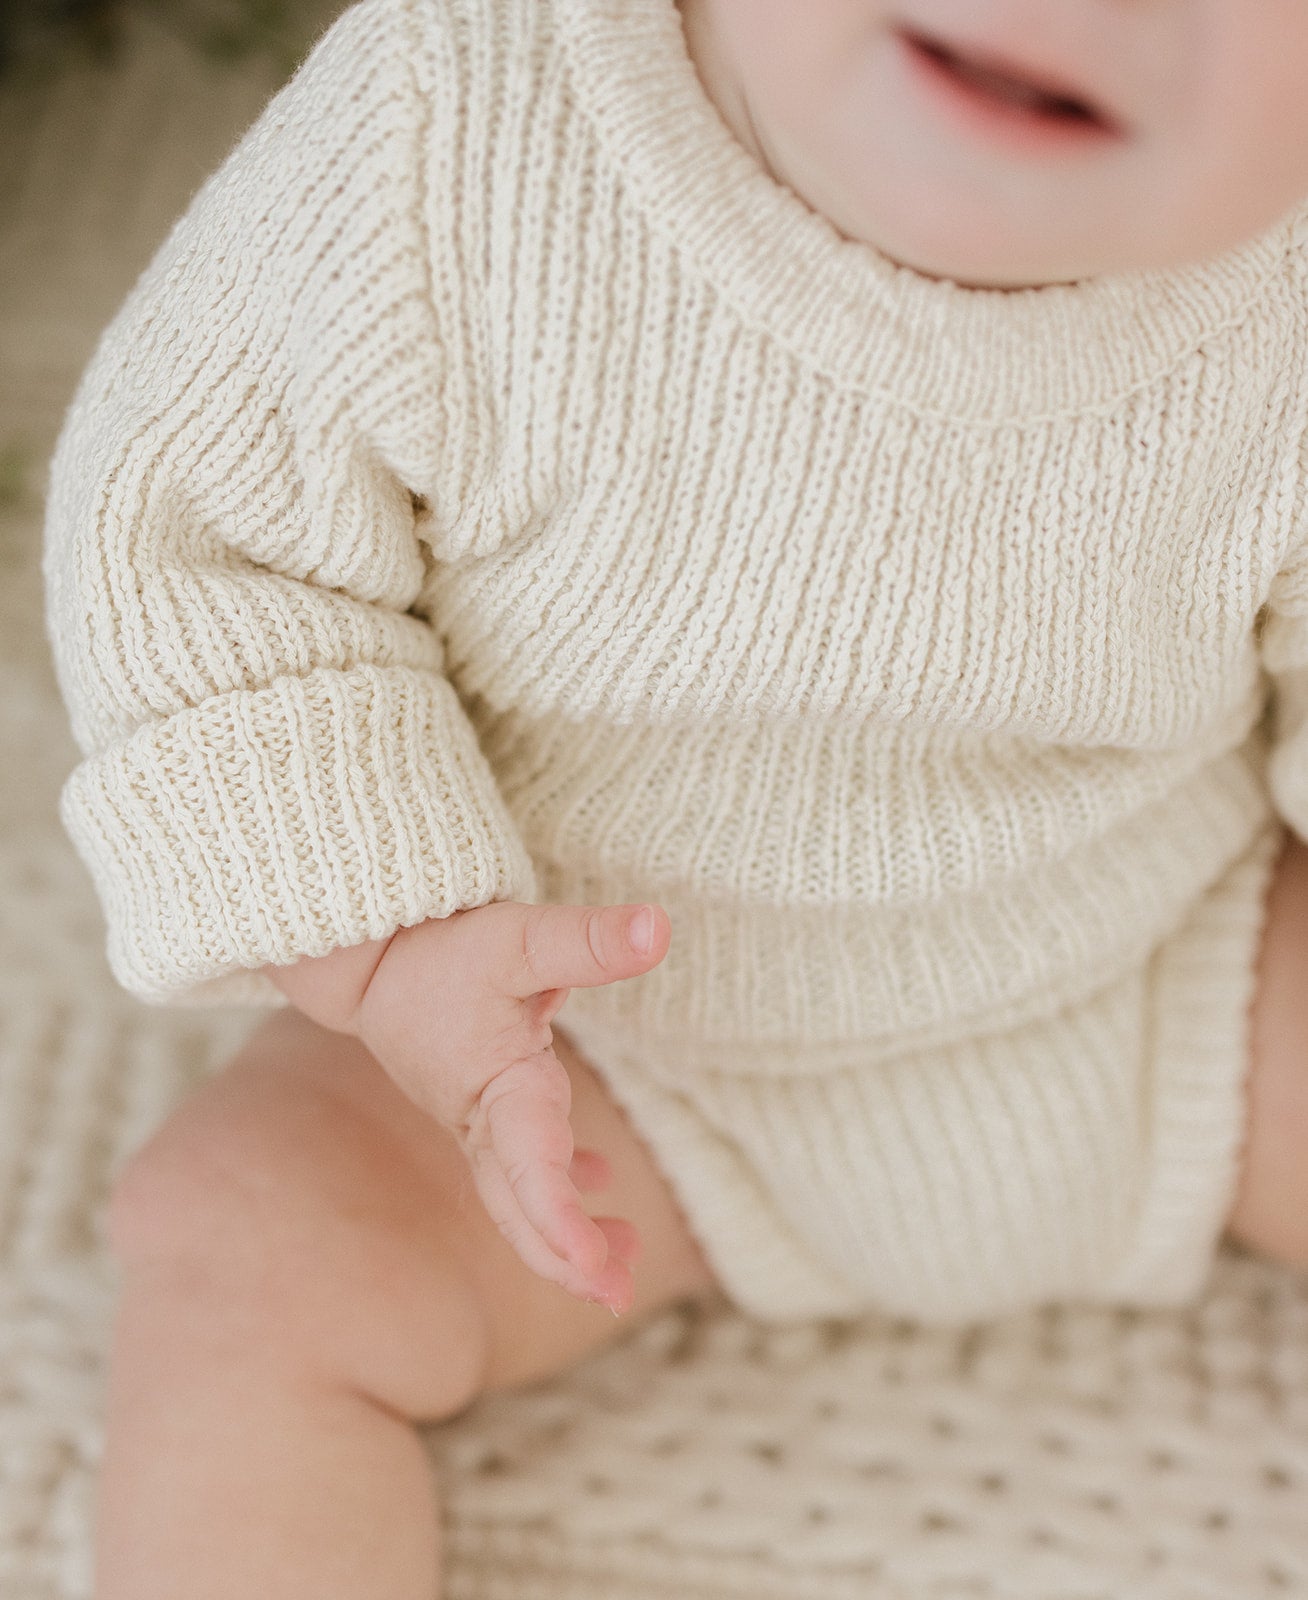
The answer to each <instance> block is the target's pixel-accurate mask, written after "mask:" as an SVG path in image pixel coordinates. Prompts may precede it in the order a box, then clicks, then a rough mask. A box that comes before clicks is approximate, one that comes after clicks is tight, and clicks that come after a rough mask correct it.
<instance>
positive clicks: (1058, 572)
mask: <svg viewBox="0 0 1308 1600" xmlns="http://www.w3.org/2000/svg"><path fill="white" fill-rule="evenodd" d="M1306 351H1308V213H1305V214H1300V215H1296V216H1293V217H1290V218H1287V219H1286V220H1285V221H1284V222H1283V223H1282V224H1281V225H1279V226H1278V227H1276V228H1274V229H1272V230H1271V231H1270V232H1269V233H1267V234H1266V235H1264V236H1263V237H1261V238H1259V239H1257V240H1255V241H1253V242H1251V243H1249V244H1247V245H1245V246H1243V247H1241V248H1239V249H1237V250H1235V251H1233V252H1231V253H1229V254H1227V255H1225V256H1223V257H1221V258H1220V259H1217V260H1215V261H1212V262H1209V263H1206V264H1204V265H1203V266H1200V267H1194V268H1188V269H1184V270H1180V271H1176V272H1171V273H1152V274H1145V275H1128V276H1122V277H1117V278H1112V279H1104V280H1100V281H1095V282H1088V283H1084V284H1080V285H1074V286H1056V287H1052V288H1046V289H1039V290H1028V291H1019V292H1005V291H997V290H990V291H980V290H964V289H960V288H958V287H956V286H954V285H951V284H948V283H942V282H938V281H933V280H930V279H927V278H924V277H922V276H919V275H917V274H915V273H912V272H909V271H906V270H903V269H901V268H898V267H896V266H894V265H893V264H891V263H889V262H888V261H886V260H885V259H884V258H882V257H880V256H879V255H878V254H877V253H875V252H874V251H873V250H871V249H870V248H868V247H866V246H864V245H862V244H858V243H852V242H849V241H847V240H844V239H842V238H841V237H840V236H839V235H838V234H837V233H836V231H835V230H834V229H833V228H832V227H831V226H830V225H829V224H828V223H827V222H825V220H823V219H822V218H821V217H819V216H817V215H816V214H814V213H813V212H812V211H810V210H809V209H808V208H807V206H805V205H804V204H803V203H802V202H801V201H800V200H799V199H798V198H797V197H795V196H794V195H793V194H791V193H790V192H789V191H788V190H786V189H784V188H782V187H781V186H779V185H778V184H776V183H775V182H774V181H773V180H772V179H771V178H770V177H769V176H768V175H767V174H766V173H764V172H763V171H762V170H761V169H760V168H759V167H758V166H757V165H756V164H755V162H754V161H753V159H752V158H751V157H750V156H749V155H748V154H747V153H746V152H745V151H744V149H743V148H742V147H741V146H740V145H739V144H738V143H737V142H736V141H735V140H734V139H733V137H732V135H731V134H730V133H729V131H728V130H727V128H726V127H725V125H724V124H723V123H722V121H721V120H720V118H719V117H718V114H717V113H716V111H715V110H714V108H713V107H712V105H711V103H710V102H709V101H708V99H707V97H706V96H705V94H704V92H703V90H702V88H701V86H700V83H699V80H698V79H697V77H696V75H695V72H694V69H693V66H692V64H691V62H690V60H689V58H688V55H687V53H686V50H685V45H684V40H683V37H682V33H681V28H680V22H679V19H678V16H677V13H676V11H675V9H674V7H673V4H672V0H364V3H363V4H360V5H357V6H355V7H354V8H353V9H351V10H349V11H347V12H346V13H345V14H344V15H343V16H342V17H341V18H340V20H339V21H338V22H337V23H336V24H335V25H334V26H333V27H332V28H331V30H330V31H329V32H328V33H327V34H326V35H325V36H324V37H323V39H322V40H320V41H319V43H318V45H317V47H316V48H315V50H314V51H313V53H312V55H311V56H310V58H309V59H308V61H307V62H306V64H305V65H304V66H303V67H302V68H301V70H300V72H299V73H298V74H297V76H296V77H295V78H294V79H293V80H292V82H291V83H290V84H289V85H288V86H287V87H286V88H284V89H283V90H282V91H281V93H279V94H278V95H277V96H276V97H275V98H274V100H273V101H272V102H271V103H270V105H269V106H268V108H267V109H266V111H265V112H264V113H263V115H262V116H261V117H260V118H259V119H258V121H257V122H256V123H255V125H254V126H253V127H252V128H251V129H250V130H249V131H248V132H247V134H246V135H245V137H244V138H243V139H242V140H241V141H240V143H239V144H238V146H237V148H236V149H235V151H234V152H233V153H232V155H231V156H230V157H229V159H228V160H227V162H226V163H225V164H224V166H223V167H222V168H221V169H220V170H219V171H218V172H217V173H216V174H215V175H214V176H213V177H212V178H211V179H210V180H209V181H208V182H207V183H206V184H205V185H204V186H203V188H202V189H201V191H200V192H199V194H198V195H197V196H196V198H195V200H194V202H193V203H192V205H191V207H190V209H189V211H188V212H187V214H186V215H185V216H184V217H183V218H182V219H181V220H180V221H179V222H178V224H177V225H176V227H175V228H174V230H173V232H172V234H171V235H170V237H169V239H168V240H167V241H166V243H165V244H164V245H163V247H162V248H161V250H160V252H159V254H158V255H157V257H156V258H155V260H154V262H153V263H152V264H151V266H150V267H149V268H148V269H147V270H146V272H145V273H144V274H143V276H142V277H141V279H140V280H139V282H138V283H137V285H136V287H135V289H134V290H133V291H132V294H131V295H130V296H129V298H128V300H127V301H126V303H125V304H124V306H123V307H122V309H121V311H120V312H119V314H118V315H117V317H116V318H115V320H114V322H113V323H112V324H111V326H110V328H109V329H108V330H107V331H106V333H105V334H104V336H103V338H102V340H101V343H100V346H99V348H98V350H97V352H96V354H95V357H94V359H93V360H92V362H91V364H90V366H89V367H88V369H87V371H86V373H85V374H84V376H83V378H82V381H81V384H80V387H79V389H78V393H77V396H76V398H75V400H74V403H73V405H72V407H71V409H70V411H69V414H68V417H67V419H66V422H65V425H64V430H63V433H62V434H61V437H60V440H59V445H58V448H57V451H56V454H55V457H54V461H53V464H52V471H51V481H50V497H49V512H48V554H47V575H48V582H49V625H50V631H51V636H52V639H53V642H54V647H55V651H56V655H57V661H58V668H59V674H60V680H61V683H62V686H63V689H64V692H65V695H66V697H67V700H68V703H69V706H70V708H71V712H72V716H73V721H74V729H75V733H76V736H77V739H78V741H79V744H80V746H81V748H82V750H83V753H84V757H85V759H84V760H83V761H82V762H81V764H80V765H79V766H78V767H77V768H76V770H75V771H74V772H73V774H72V775H71V777H70V778H69V780H68V784H67V787H66V790H65V793H64V798H63V814H64V818H65V822H66V825H67V827H68V828H69V830H70V832H71V834H72V837H73V838H74V840H75V841H76V843H77V845H78V848H79V850H80V851H81V853H82V855H83V857H84V859H85V860H86V861H87V863H88V864H89V866H90V868H91V871H92V873H93V874H94V877H95V881H96V884H97V887H98V890H99V892H100V895H101V897H102V900H103V904H104V907H105V911H106V916H107V918H108V923H109V953H110V959H111V961H112V964H113V967H114V971H115V973H116V975H117V976H118V978H119V979H120V980H121V982H122V983H123V984H125V985H126V986H127V987H128V988H129V989H131V990H132V991H134V992H135V993H136V994H138V995H140V996H142V997H144V998H147V999H151V1000H157V1001H180V1002H188V1001H194V1002H209V1001H227V1000H231V1001H235V1000H242V1001H246V1000H269V1001H275V1000H279V999H280V996H279V995H278V994H277V993H276V991H275V990H274V989H273V988H272V986H271V985H270V984H269V983H268V982H267V980H266V979H265V978H263V976H262V975H260V974H257V973H255V972H252V971H251V970H249V969H252V968H255V967H257V966H259V965H261V964H263V963H265V962H268V961H291V960H293V959H294V958H296V957H297V956H300V955H303V954H321V953H324V952H326V951H328V950H330V949H332V948H334V947H336V946H339V945H343V944H351V943H356V942H358V941H361V940H364V939H369V938H377V937H381V936H383V935H385V934H387V933H389V932H391V931H393V930H394V929H395V928H396V927H398V926H400V925H407V924H411V923H415V922H418V921H420V920H422V919H424V918H427V917H433V916H441V915H445V914H448V913H449V912H451V911H453V910H456V909H458V908H460V907H468V906H474V905H479V904H483V903H485V902H487V901H489V900H492V899H495V898H517V899H538V900H542V901H543V900H551V901H569V902H591V903H607V902H623V901H633V902H634V901H638V900H655V901H658V902H659V903H661V904H662V905H664V906H665V907H666V908H667V910H668V912H669V914H670V916H671V919H672V928H673V939H672V948H671V951H670V953H669V955H668V957H667V959H666V960H665V961H664V962H663V963H662V965H661V966H659V967H658V968H657V969H656V970H655V971H653V972H652V973H650V974H649V975H647V976H646V977H643V978H641V979H638V980H630V981H627V982H624V983H619V984H613V985H610V986H608V987H605V988H598V989H581V990H576V991H574V992H573V994H572V996H571V997H570V999H569V1000H568V1002H567V1005H566V1007H565V1009H564V1011H563V1012H562V1013H561V1015H560V1019H559V1022H560V1025H561V1026H562V1027H563V1028H564V1029H565V1031H567V1032H569V1033H571V1034H572V1035H573V1037H574V1038H575V1039H576V1041H577V1043H578V1044H579V1045H580V1046H581V1048H582V1049H583V1050H584V1051H585V1052H586V1053H587V1054H588V1055H589V1056H590V1057H591V1059H592V1060H593V1061H594V1063H595V1065H596V1067H597V1068H598V1069H599V1070H600V1072H601V1073H602V1074H603V1075H604V1076H605V1077H606V1079H607V1080H608V1082H609V1083H610V1085H611V1087H612V1090H613V1092H614V1094H615V1095H616V1096H617V1097H618V1099H619V1100H620V1101H621V1103H622V1104H624V1105H625V1106H626V1107H627V1108H628V1111H629V1113H630V1115H631V1116H632V1118H633V1120H634V1121H635V1123H636V1125H637V1127H638V1128H639V1129H640V1131H641V1132H642V1133H643V1135H644V1136H645V1137H646V1138H647V1139H648V1140H649V1142H650V1144H651V1145H652V1147H653V1149H654V1151H655V1152H656V1154H657V1157H658V1159H659V1161H660V1163H661V1164H662V1166H663V1168H664V1169H665V1171H666V1172H667V1173H668V1175H669V1178H670V1180H671V1181H672V1183H673V1185H674V1187H675V1189H676V1191H677V1193H678V1194H679V1196H680V1197H681V1200H682V1202H683V1204H684V1206H685V1208H686V1211H687V1214H688V1216H689V1218H690V1221H691V1224H692V1226H693V1227H694V1229H695V1230H696V1232H697V1233H698V1235H699V1237H700V1238H701V1240H702V1242H703V1244H704V1247H705V1249H706V1250H707V1252H708V1254H709V1256H710V1258H711V1260H712V1262H713V1263H714V1265H715V1267H716V1269H717V1271H718V1272H719V1274H720V1276H721V1278H722V1281H723V1283H724V1286H725V1287H726V1288H727V1290H728V1291H729V1292H730V1293H731V1294H733V1295H734V1296H735V1297H736V1298H737V1299H738V1300H739V1301H740V1302H741V1303H742V1304H743V1305H744V1306H745V1307H746V1308H748V1309H750V1310H752V1311H754V1312H755V1313H757V1314H759V1315H762V1316H767V1317H777V1318H784V1317H790V1316H801V1315H809V1314H814V1313H821V1314H842V1313H847V1312H853V1311H858V1310H860V1309H863V1308H866V1307H881V1308H884V1309H886V1310H889V1311H893V1312H900V1313H906V1314H911V1315H917V1316H923V1317H931V1318H940V1319H960V1318H971V1317H974V1316H980V1315H985V1314H989V1313H994V1312H999V1311H1002V1310H1004V1309H1006V1308H1009V1307H1014V1306H1018V1305H1022V1304H1027V1303H1030V1302H1032V1301H1039V1300H1046V1299H1051V1298H1055V1297H1071V1298H1088V1299H1110V1298H1111V1299H1118V1300H1125V1301H1135V1302H1140V1303H1146V1302H1151V1301H1167V1300H1175V1299H1180V1298H1183V1297H1186V1296H1188V1295H1190V1294H1192V1293H1194V1292H1195V1291H1196V1289H1197V1288H1198V1287H1199V1286H1200V1285H1201V1283H1202V1280H1203V1276H1204V1273H1205V1270H1206V1267H1207V1264H1208V1261H1209V1258H1210V1256H1211V1252H1212V1250H1213V1247H1214V1243H1215V1239H1216V1236H1217V1234H1218V1232H1219V1230H1220V1226H1221V1222H1222V1219H1223V1216H1224V1214H1225V1211H1226V1209H1227V1206H1228V1203H1229V1200H1230V1197H1231V1192H1232V1185H1233V1182H1234V1176H1235V1171H1236V1159H1237V1155H1238V1150H1239V1145H1240V1139H1241V1136H1242V1118H1243V1112H1242V1077H1243V1073H1244V1070H1245V1065H1246V1037H1245V1009H1246V1006H1247V1003H1248V1000H1249V997H1250V994H1251V989H1252V963H1253V956H1254V952H1255V949H1256V942H1257V937H1258V932H1259V928H1260V923H1261V916H1262V900H1263V892H1264V888H1265V885H1266V882H1267V878H1268V873H1269V867H1270V862H1271V859H1272V855H1273V852H1274V849H1275V846H1276V843H1277V840H1278V837H1279V834H1280V824H1279V822H1278V821H1277V816H1276V813H1277V812H1278V811H1279V813H1280V814H1281V815H1282V816H1284V817H1286V818H1287V819H1288V820H1289V821H1291V822H1293V823H1296V824H1297V825H1298V826H1299V827H1300V829H1301V830H1304V829H1305V828H1306V827H1308V734H1305V732H1304V729H1303V717H1304V712H1305V709H1308V696H1306V695H1305V687H1306V686H1308V544H1306V543H1305V539H1306V536H1308V495H1306V493H1305V488H1306V484H1308V472H1306V470H1305V468H1306V466H1308V462H1306V460H1305V446H1304V433H1305V419H1306V418H1308V392H1306V391H1308V361H1306V360H1305V352H1306ZM1269 688H1270V689H1274V690H1275V691H1276V693H1275V696H1274V697H1271V698H1269V693H1268V691H1269ZM1265 710H1270V714H1269V715H1268V716H1266V717H1264V715H1263V713H1264V711H1265ZM1274 806H1275V809H1273V807H1274Z"/></svg>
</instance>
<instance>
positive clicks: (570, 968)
mask: <svg viewBox="0 0 1308 1600" xmlns="http://www.w3.org/2000/svg"><path fill="white" fill-rule="evenodd" d="M477 916H478V921H477V922H476V923H472V922H469V923H468V924H467V926H466V929H465V937H466V938H468V939H469V940H474V941H476V944H477V950H476V954H477V960H478V970H479V971H481V972H483V973H484V974H485V975H486V977H487V979H488V980H489V981H490V983H491V984H492V985H493V986H494V987H495V988H496V990H497V991H498V992H499V993H501V994H506V995H511V996H513V997H514V998H515V999H519V1000H524V999H526V998H527V997H528V996H529V995H535V994H539V993H541V992H542V991H544V990H552V989H570V988H575V987H586V988H594V987H595V986H597V985H599V984H605V983H614V982H616V981H617V980H618V979H620V978H634V977H637V976H638V975H639V974H641V973H643V972H647V971H648V970H649V969H650V968H651V967H654V966H657V965H658V963H659V962H660V961H661V960H662V959H663V957H664V955H666V953H667V948H668V943H669V939H670V928H671V924H670V923H669V921H668V915H667V912H666V911H664V910H662V908H661V907H659V906H639V905H623V906H555V905H544V906H535V905H524V904H522V903H520V902H518V901H514V900H504V901H497V902H494V903H492V904H491V905H487V906H481V907H479V908H478V912H477Z"/></svg>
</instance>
